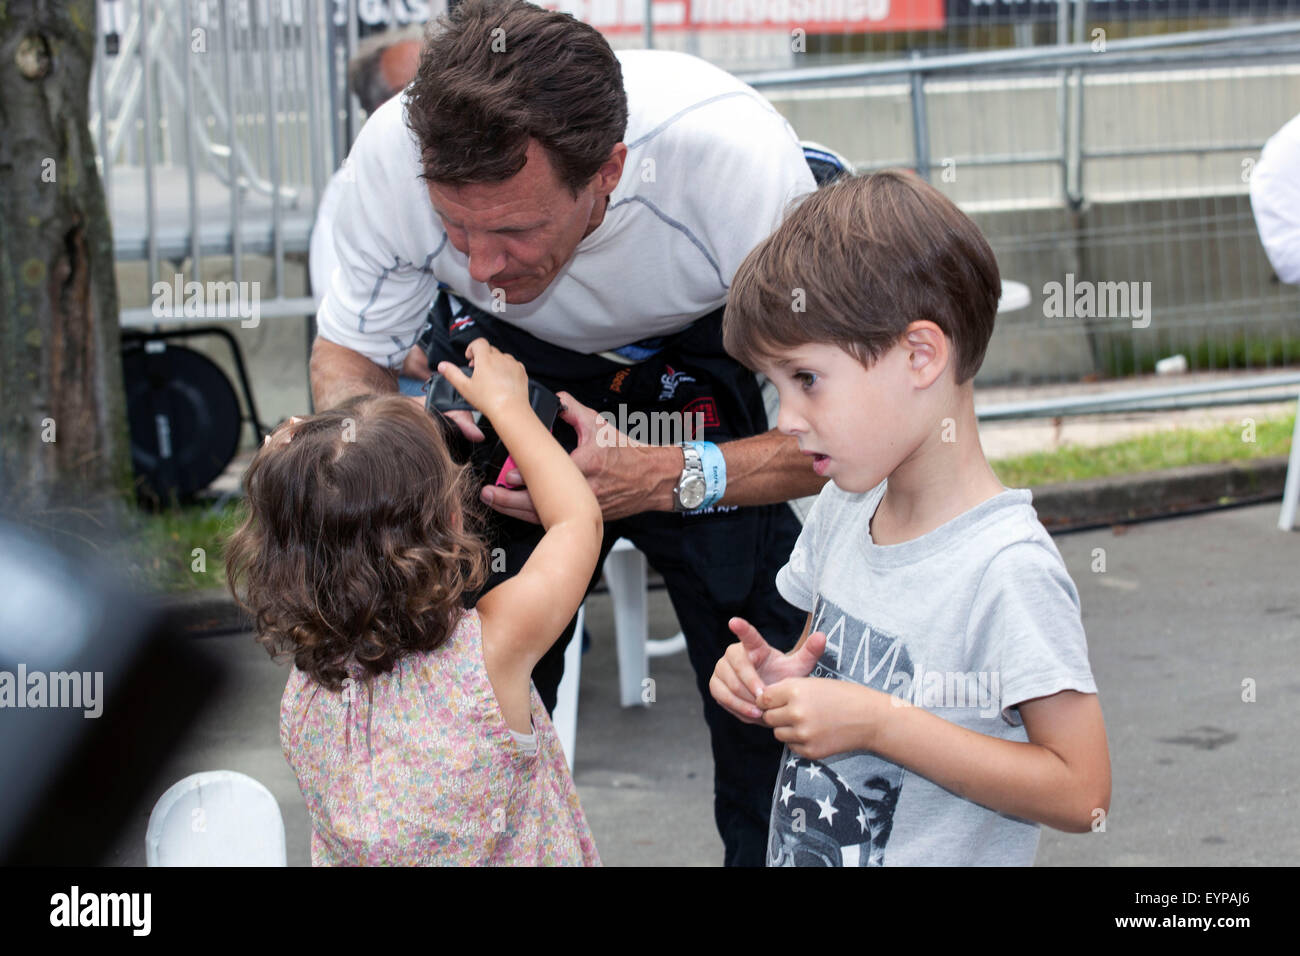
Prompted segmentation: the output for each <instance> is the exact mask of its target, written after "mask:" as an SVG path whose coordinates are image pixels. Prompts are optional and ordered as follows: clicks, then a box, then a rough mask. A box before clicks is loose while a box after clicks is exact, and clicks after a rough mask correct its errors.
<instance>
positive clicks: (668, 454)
mask: <svg viewBox="0 0 1300 956" xmlns="http://www.w3.org/2000/svg"><path fill="white" fill-rule="evenodd" d="M560 398H561V400H562V401H564V402H566V403H568V407H567V408H566V409H565V410H564V411H562V412H561V415H562V417H563V418H564V420H565V421H567V422H568V423H569V424H570V425H572V426H573V427H574V430H575V431H577V433H578V447H577V448H575V449H574V451H573V459H574V461H575V462H577V464H578V467H579V468H581V469H582V473H583V474H584V475H586V476H587V481H588V483H589V484H590V485H591V490H592V491H593V492H594V493H595V495H596V500H597V501H598V502H600V507H601V511H602V513H603V514H604V516H605V520H606V521H614V520H616V519H618V518H625V517H627V516H628V515H633V514H640V513H641V512H643V511H672V510H673V487H674V486H675V485H676V484H677V482H678V480H680V478H681V475H682V469H683V467H685V462H686V459H685V455H684V454H683V453H682V449H681V448H680V447H679V446H677V445H639V444H634V443H632V442H630V441H628V440H627V437H626V436H620V435H618V434H617V429H615V427H614V425H613V424H612V423H611V422H608V421H605V420H602V419H601V418H600V417H599V416H597V415H596V412H595V411H594V410H593V409H590V408H587V407H586V406H585V405H582V404H580V403H578V402H577V401H576V400H574V398H573V396H571V395H568V394H567V393H562V394H561V395H560ZM602 433H603V434H602ZM718 448H719V450H720V451H721V452H722V455H723V458H724V459H725V460H726V463H727V490H726V493H725V494H723V496H722V499H721V500H720V501H718V502H716V503H715V507H716V506H718V505H723V506H730V505H766V504H776V503H778V502H782V501H789V500H790V499H792V498H802V497H804V496H805V495H812V494H816V493H817V492H819V491H821V489H822V486H823V485H824V484H825V483H826V481H827V479H825V478H822V477H821V476H820V475H818V474H817V473H816V472H815V471H813V468H812V460H811V459H810V458H808V457H807V456H806V455H804V454H802V453H801V452H800V451H799V443H798V441H797V440H796V439H794V438H792V437H790V436H788V435H782V434H781V433H780V432H779V431H777V430H776V429H772V430H771V431H769V432H765V433H763V434H761V435H753V436H751V437H749V438H740V439H737V440H736V441H730V442H725V443H723V444H720V445H719V446H718ZM506 478H507V480H509V481H510V482H512V483H516V482H518V481H519V476H518V474H517V473H516V474H513V475H507V476H506ZM485 491H486V494H487V495H489V496H490V497H485V498H484V500H485V501H487V502H488V503H489V504H490V505H491V506H492V507H493V508H495V509H496V510H497V511H499V512H501V513H502V514H506V515H510V516H511V517H514V518H519V519H520V520H523V521H531V522H533V523H536V522H537V515H536V513H535V512H534V511H533V507H532V500H531V499H530V498H529V496H528V491H527V489H520V490H518V491H511V490H508V489H506V488H499V487H494V488H489V489H485Z"/></svg>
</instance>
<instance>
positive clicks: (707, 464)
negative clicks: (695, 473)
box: [683, 441, 727, 510]
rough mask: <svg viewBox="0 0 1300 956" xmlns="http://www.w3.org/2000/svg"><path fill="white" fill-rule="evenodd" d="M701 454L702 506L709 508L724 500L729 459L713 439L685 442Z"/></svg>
mask: <svg viewBox="0 0 1300 956" xmlns="http://www.w3.org/2000/svg"><path fill="white" fill-rule="evenodd" d="M683 444H685V445H690V446H691V447H692V448H694V449H695V450H696V451H697V452H699V454H700V464H701V465H702V466H703V468H704V501H702V502H701V503H700V508H708V507H709V506H710V505H713V504H716V503H717V502H719V501H721V500H722V496H723V495H724V494H726V491H727V460H726V459H725V458H723V457H722V449H720V448H719V447H718V446H717V445H715V444H714V443H713V442H711V441H691V442H683ZM697 510H698V509H697Z"/></svg>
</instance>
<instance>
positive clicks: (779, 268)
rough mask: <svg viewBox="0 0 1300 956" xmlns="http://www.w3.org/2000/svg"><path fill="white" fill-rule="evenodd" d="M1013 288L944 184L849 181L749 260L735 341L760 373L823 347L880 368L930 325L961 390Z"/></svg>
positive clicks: (728, 344)
mask: <svg viewBox="0 0 1300 956" xmlns="http://www.w3.org/2000/svg"><path fill="white" fill-rule="evenodd" d="M1001 290H1002V281H1001V279H1000V278H999V275H998V264H997V260H996V259H995V258H994V256H993V250H992V249H990V248H989V244H988V242H987V240H985V238H984V236H983V235H982V234H981V233H980V231H979V228H978V227H977V226H976V225H975V223H973V222H972V221H971V220H970V219H969V218H968V217H967V216H966V214H965V213H963V212H962V211H961V210H960V209H958V208H957V206H956V205H955V204H953V202H952V201H951V200H949V199H948V198H947V197H946V196H944V195H943V194H942V193H940V192H939V191H938V190H937V189H935V188H934V187H933V186H931V185H929V184H928V183H926V182H924V181H922V180H921V179H920V178H919V177H917V176H916V175H915V174H913V173H911V172H907V171H903V170H884V171H882V172H878V173H874V174H873V175H870V176H847V177H844V178H842V179H840V180H837V181H836V182H834V183H832V184H831V185H829V186H826V187H824V188H823V189H820V190H818V191H817V192H815V193H812V194H810V195H809V196H808V197H807V198H805V199H804V200H803V201H802V202H801V203H800V204H799V205H798V206H797V207H796V208H795V209H794V210H793V211H792V212H791V213H790V214H789V216H788V217H787V218H786V220H785V221H784V222H783V223H782V224H781V226H780V228H778V229H777V230H776V232H774V233H773V234H772V235H771V236H769V237H768V238H767V239H765V240H764V241H763V242H761V243H760V244H759V245H758V246H757V247H755V248H754V250H753V251H752V252H750V254H749V255H748V256H747V257H746V258H745V261H744V262H742V263H741V265H740V268H739V269H738V270H737V271H736V276H735V279H734V280H733V281H732V283H731V290H730V292H729V293H728V298H727V310H726V312H725V314H724V318H723V323H722V334H723V345H724V347H725V348H726V350H727V351H728V352H729V353H730V354H731V355H732V356H733V357H735V358H736V359H737V360H739V361H740V362H742V363H744V364H745V365H747V366H749V367H750V368H756V367H758V366H759V365H763V364H767V363H768V362H769V361H770V360H771V359H772V358H773V357H775V355H776V353H778V352H781V351H786V350H790V349H794V348H798V347H799V346H800V345H806V344H808V343H817V342H824V343H828V344H831V345H836V346H839V347H840V348H842V349H844V351H846V352H848V353H849V354H851V355H853V356H854V357H855V358H857V360H858V361H859V362H861V363H862V365H863V366H864V367H870V366H871V364H872V363H873V362H875V360H876V359H878V358H879V357H880V356H881V355H883V354H884V353H885V352H886V351H888V350H889V349H890V348H892V347H893V346H894V344H895V343H896V342H897V341H898V340H899V338H900V337H901V336H902V334H903V332H904V331H905V330H906V329H907V327H908V325H909V324H911V323H912V322H914V321H916V320H918V319H930V320H931V321H933V322H934V323H935V324H936V325H938V326H939V328H941V329H942V330H943V333H944V335H946V336H947V337H948V339H949V341H950V342H951V343H952V347H953V352H954V358H955V362H954V373H955V377H956V381H957V384H959V385H960V384H961V383H963V382H965V381H967V380H968V379H970V378H972V377H973V376H974V375H975V373H976V372H977V371H979V367H980V364H981V363H982V362H983V361H984V352H985V349H987V347H988V342H989V337H990V336H991V335H992V334H993V317H994V314H995V313H996V312H997V308H998V297H999V295H1000V294H1001ZM800 305H802V307H803V309H802V311H800V309H799V306H800Z"/></svg>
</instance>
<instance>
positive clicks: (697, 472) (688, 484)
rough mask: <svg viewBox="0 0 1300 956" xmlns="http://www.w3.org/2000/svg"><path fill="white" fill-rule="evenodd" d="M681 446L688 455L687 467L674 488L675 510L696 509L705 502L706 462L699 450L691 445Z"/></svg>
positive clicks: (684, 453)
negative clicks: (701, 458)
mask: <svg viewBox="0 0 1300 956" xmlns="http://www.w3.org/2000/svg"><path fill="white" fill-rule="evenodd" d="M680 447H681V449H682V454H683V455H685V456H686V467H684V468H683V469H682V476H681V477H680V478H678V479H677V484H676V486H675V487H674V488H673V510H674V511H694V510H695V509H696V508H698V507H699V506H700V505H702V504H704V494H705V491H706V487H705V484H704V463H703V462H702V461H701V460H700V453H699V451H698V450H696V449H695V448H692V447H691V446H690V445H681V446H680Z"/></svg>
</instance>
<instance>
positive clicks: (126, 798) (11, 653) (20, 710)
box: [0, 520, 224, 866]
mask: <svg viewBox="0 0 1300 956" xmlns="http://www.w3.org/2000/svg"><path fill="white" fill-rule="evenodd" d="M0 581H3V582H4V585H5V592H6V594H5V599H4V600H3V601H0V780H3V781H4V782H5V783H4V786H3V788H0V863H4V864H6V865H15V864H44V865H82V866H85V865H95V864H98V863H100V861H101V860H102V858H103V857H104V856H105V855H106V853H107V852H108V850H109V849H110V848H111V847H112V846H113V844H114V841H115V839H116V838H117V836H118V834H119V832H120V830H121V829H122V828H123V826H124V825H126V823H127V818H128V816H129V814H130V813H131V812H132V810H133V809H135V808H137V807H139V806H140V804H141V803H142V802H147V799H148V796H147V795H146V794H145V792H144V791H145V788H146V787H148V786H150V785H151V783H152V781H153V779H154V777H155V774H156V772H157V769H158V767H159V766H160V765H161V764H162V763H163V762H164V760H166V758H167V757H168V755H169V754H170V752H171V751H172V749H173V748H174V747H175V745H176V743H177V742H178V740H179V738H180V736H181V735H182V733H183V732H184V731H185V730H186V729H187V728H188V726H189V725H190V724H191V723H192V722H193V720H194V719H195V717H196V716H197V715H198V713H199V712H200V710H201V709H202V708H203V707H204V705H205V704H206V703H207V702H208V700H209V699H210V698H211V696H212V695H213V693H214V692H215V691H216V690H218V689H219V687H220V685H221V683H222V680H223V678H224V672H223V671H221V670H219V669H217V668H214V667H213V665H212V664H211V663H209V662H208V661H206V660H204V659H202V658H200V657H199V656H198V655H197V654H196V652H195V651H194V650H193V649H192V648H191V646H190V644H189V643H188V641H187V640H186V639H185V638H184V637H182V636H181V629H180V628H179V627H178V626H176V625H175V622H174V621H172V620H171V618H170V617H169V616H168V615H167V614H166V613H164V612H163V610H162V609H161V606H160V605H159V604H158V602H157V600H156V599H155V598H152V597H150V596H148V595H142V594H139V593H136V592H134V591H133V590H132V589H131V588H130V587H129V586H128V585H126V583H125V582H123V581H120V580H117V579H115V578H114V577H112V576H111V574H110V573H109V572H108V571H107V570H103V569H101V568H98V567H95V566H93V565H91V563H90V562H88V561H86V560H84V559H82V558H80V557H78V556H76V555H73V554H70V553H68V552H67V551H66V550H59V549H57V548H55V547H53V546H52V545H50V544H49V543H48V542H46V541H44V540H42V539H41V538H39V537H37V536H36V535H34V534H33V533H31V532H29V531H26V530H23V529H19V528H18V527H16V526H14V525H12V524H9V523H6V522H4V521H2V520H0Z"/></svg>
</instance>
